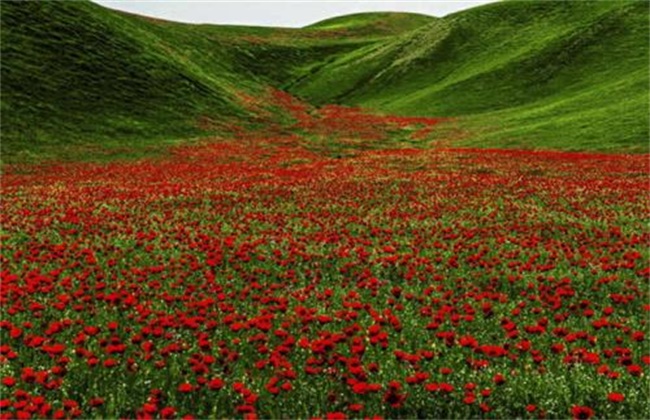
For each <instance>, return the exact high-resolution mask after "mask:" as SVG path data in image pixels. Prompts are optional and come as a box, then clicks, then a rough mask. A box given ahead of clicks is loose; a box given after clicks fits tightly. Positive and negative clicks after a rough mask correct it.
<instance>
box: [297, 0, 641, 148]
mask: <svg viewBox="0 0 650 420" xmlns="http://www.w3.org/2000/svg"><path fill="white" fill-rule="evenodd" d="M647 37H648V4H647V3H645V2H625V1H620V2H503V3H495V4H490V5H487V6H483V7H478V8H474V9H471V10H467V11H463V12H460V13H457V14H454V15H450V16H448V17H445V18H443V19H438V20H435V21H433V22H431V23H430V24H429V25H427V26H424V27H421V28H420V29H417V30H415V31H413V32H410V33H407V34H404V35H402V36H398V37H395V38H393V39H391V40H389V41H387V42H384V43H382V44H380V45H372V46H368V47H366V48H365V49H362V50H359V51H356V52H354V53H353V54H349V55H347V56H345V57H342V58H340V59H339V60H336V61H334V62H332V63H330V64H329V65H328V66H326V67H323V68H322V69H321V70H320V71H319V72H318V73H316V74H314V75H312V76H311V77H310V78H307V79H303V80H301V81H300V83H299V84H297V85H295V86H293V91H294V92H295V93H297V94H299V95H301V96H303V97H305V98H306V99H308V100H310V101H312V102H314V103H317V104H321V103H331V102H337V103H344V104H351V105H361V106H366V107H370V108H375V109H380V110H382V111H386V112H391V113H399V114H407V115H436V116H454V117H459V120H458V121H457V123H456V125H457V126H458V125H459V126H460V127H461V128H462V129H463V130H465V131H466V133H465V136H464V137H463V140H462V143H463V144H472V145H477V146H496V147H502V146H508V145H514V146H517V147H539V148H562V149H581V150H612V151H613V150H647V140H648V83H649V80H648V70H647V64H648V59H649V57H648V42H647Z"/></svg>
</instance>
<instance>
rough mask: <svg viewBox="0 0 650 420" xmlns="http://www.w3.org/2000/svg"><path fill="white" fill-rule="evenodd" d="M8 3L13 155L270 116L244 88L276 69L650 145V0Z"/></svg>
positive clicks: (469, 134)
mask: <svg viewBox="0 0 650 420" xmlns="http://www.w3.org/2000/svg"><path fill="white" fill-rule="evenodd" d="M0 11H1V17H2V26H1V27H2V97H1V99H2V101H1V106H2V149H1V150H2V159H3V160H5V161H24V160H28V159H30V158H31V157H35V158H43V157H46V158H47V157H56V158H65V157H68V156H71V157H73V158H76V157H87V156H94V155H96V154H97V153H98V152H100V154H101V152H102V150H98V149H109V150H112V152H111V153H115V150H119V148H123V149H124V150H125V151H127V152H128V153H132V152H133V151H135V153H136V154H138V153H141V152H142V151H143V150H144V149H147V148H151V149H159V147H158V146H159V145H160V144H161V143H163V144H164V143H169V142H174V141H177V140H180V139H189V138H193V137H196V136H204V135H207V134H210V133H215V132H217V133H218V132H221V131H222V130H225V129H224V126H225V125H227V124H230V123H233V124H239V125H242V124H243V125H245V124H247V123H251V122H252V121H255V115H254V113H253V114H252V113H251V110H249V109H246V107H245V106H244V104H243V103H242V102H241V100H240V98H241V97H242V95H241V94H248V95H249V96H250V95H253V96H256V97H262V95H261V92H263V91H264V90H265V89H266V88H267V87H268V86H269V85H271V86H275V87H280V88H283V89H287V90H290V91H291V92H293V93H295V94H297V95H299V96H302V97H304V98H307V99H308V100H310V101H312V102H313V103H316V104H319V103H321V104H322V103H330V102H338V103H344V104H353V105H363V106H367V107H371V108H374V109H377V110H380V111H385V112H393V113H400V114H411V115H434V116H459V117H460V118H459V119H458V122H457V123H455V124H454V125H449V126H448V127H447V129H445V128H444V127H443V128H442V129H441V130H438V131H437V132H438V133H439V135H440V136H441V137H447V136H449V135H453V136H455V137H456V138H459V131H458V129H459V128H460V129H461V133H460V142H461V143H462V144H468V145H473V146H517V147H541V148H560V149H583V150H612V151H621V150H637V151H638V150H647V149H646V148H647V144H646V142H647V138H648V103H647V96H648V72H647V63H648V45H647V33H648V6H647V4H646V3H644V2H503V3H497V4H491V5H487V6H483V7H479V8H475V9H470V10H467V11H463V12H460V13H457V14H455V15H450V16H448V17H445V18H433V17H430V16H423V15H417V14H404V13H368V14H357V15H350V16H344V17H338V18H333V19H328V20H326V21H322V22H318V23H316V24H313V25H310V26H308V27H306V28H303V29H286V28H285V29H282V28H256V27H243V26H215V25H187V24H180V23H173V22H166V21H161V20H156V19H150V18H145V17H139V16H135V15H129V14H126V13H121V12H116V11H111V10H108V9H105V8H103V7H100V6H98V5H95V4H92V3H89V2H56V3H53V2H23V3H17V2H6V1H3V2H2V4H1V8H0ZM613 98H614V100H612V99H613ZM277 118H282V115H278V116H277ZM202 120H207V121H210V124H208V125H205V124H203V125H202V124H200V123H199V121H202ZM224 133H227V130H226V131H224ZM73 153H74V155H75V156H72V155H71V154H73Z"/></svg>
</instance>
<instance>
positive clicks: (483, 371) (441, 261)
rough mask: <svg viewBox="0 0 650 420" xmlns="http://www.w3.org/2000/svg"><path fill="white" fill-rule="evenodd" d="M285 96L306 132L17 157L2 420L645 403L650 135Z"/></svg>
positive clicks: (0, 336)
mask: <svg viewBox="0 0 650 420" xmlns="http://www.w3.org/2000/svg"><path fill="white" fill-rule="evenodd" d="M272 95H274V96H275V98H276V100H277V105H278V106H280V107H284V108H285V110H286V113H287V115H288V116H290V117H291V118H289V119H290V122H289V123H288V124H289V126H288V127H272V126H269V128H268V130H267V131H265V132H261V133H260V132H258V133H253V132H245V131H242V132H241V133H240V134H239V135H238V138H237V139H234V140H228V141H226V140H223V141H217V142H214V143H208V144H203V145H197V146H193V147H188V146H185V147H179V148H175V149H173V150H172V151H171V152H170V153H171V154H170V156H169V158H167V159H160V160H146V159H144V160H140V161H130V162H114V163H105V164H90V163H72V164H65V165H63V164H48V165H42V166H27V165H25V166H6V167H5V169H4V170H5V172H6V173H5V174H3V182H2V187H1V188H2V196H3V210H2V212H1V213H0V224H1V225H2V230H1V231H0V239H1V248H0V266H1V271H0V276H1V281H2V287H0V303H1V308H0V319H1V321H0V343H1V344H0V372H2V377H1V378H0V382H1V383H0V388H1V389H0V395H1V396H2V397H1V398H2V399H0V417H1V418H30V417H40V418H74V417H127V418H143V419H144V418H179V417H183V416H188V418H189V417H191V416H195V417H197V418H229V417H245V418H255V417H256V416H259V417H264V418H277V417H292V418H293V417H296V418H308V417H311V416H313V415H317V416H321V417H324V418H346V417H355V418H360V417H368V418H371V417H373V416H383V417H388V418H395V417H431V418H447V417H457V416H458V415H463V416H467V417H481V416H483V417H485V416H488V417H506V418H518V417H530V416H535V417H537V416H541V417H544V416H551V417H557V416H560V417H561V416H569V415H571V416H573V417H575V418H589V417H593V416H598V417H630V418H646V417H650V412H649V411H648V410H649V409H648V407H647V401H648V399H649V397H650V396H649V395H648V389H650V386H649V385H650V384H649V382H648V381H649V376H648V365H649V363H650V357H648V354H647V334H646V333H647V328H648V325H647V315H648V311H650V305H648V287H647V285H648V283H647V282H648V279H649V278H650V267H649V264H648V259H649V258H648V257H649V256H650V255H649V254H648V249H649V248H648V246H649V244H650V231H649V229H648V226H647V224H646V223H645V219H646V218H647V214H648V209H650V195H649V194H648V185H647V176H646V175H647V173H648V165H647V156H629V155H616V156H614V155H597V154H578V153H558V152H530V151H502V150H473V149H453V148H446V147H430V148H421V149H413V148H403V147H402V145H403V144H404V143H403V142H404V141H406V140H407V139H410V140H413V139H414V138H415V139H419V140H418V142H421V143H420V144H426V138H428V137H427V136H428V134H427V133H428V132H429V131H427V132H422V131H421V130H424V129H427V130H430V129H432V128H434V126H435V124H436V123H438V120H435V119H422V118H405V117H390V116H380V115H372V114H368V113H365V112H363V111H362V110H359V109H350V108H343V107H338V106H330V107H325V108H324V109H321V110H315V109H311V108H309V107H307V106H306V105H305V104H303V103H301V102H300V101H298V100H296V99H295V98H292V97H290V96H289V95H286V94H284V93H281V92H274V93H272ZM423 133H424V134H423ZM340 157H346V158H345V159H340ZM621 387H624V388H621ZM616 389H625V395H623V394H620V393H617V392H610V391H612V390H616ZM459 413H462V414H459Z"/></svg>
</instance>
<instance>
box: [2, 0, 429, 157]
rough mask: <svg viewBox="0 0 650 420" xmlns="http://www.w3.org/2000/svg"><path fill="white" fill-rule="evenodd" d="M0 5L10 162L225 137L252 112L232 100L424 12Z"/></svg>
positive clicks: (406, 24) (404, 26) (407, 24)
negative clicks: (168, 17)
mask: <svg viewBox="0 0 650 420" xmlns="http://www.w3.org/2000/svg"><path fill="white" fill-rule="evenodd" d="M1 11H2V13H1V18H2V22H1V23H2V95H1V102H2V117H3V118H2V140H3V141H2V155H3V160H10V161H12V160H19V161H22V160H29V159H37V160H38V159H41V158H48V157H56V158H65V157H66V156H67V155H70V154H73V155H74V154H78V153H77V152H79V151H81V155H84V154H89V155H92V154H94V153H102V150H103V151H104V152H109V153H111V154H114V153H122V152H121V150H123V151H124V152H125V153H126V154H129V153H131V152H135V153H136V154H137V153H140V152H142V151H143V149H152V150H153V149H156V148H159V147H158V146H160V145H161V144H168V143H174V142H176V141H177V140H179V139H190V138H194V137H197V136H205V135H208V134H220V133H223V134H225V135H228V134H229V131H228V127H230V126H237V125H251V124H252V125H254V124H255V121H257V120H258V115H257V114H256V113H255V112H252V111H251V110H250V109H248V108H247V105H246V104H245V103H244V102H245V100H242V98H246V97H251V96H254V97H260V96H263V95H262V93H263V92H265V91H266V90H267V88H269V86H271V85H273V86H276V85H277V86H282V85H283V84H284V83H285V82H286V81H290V80H294V79H299V78H300V77H302V76H303V75H304V74H306V73H308V72H309V71H311V68H312V67H313V66H314V65H317V64H318V63H322V62H323V61H326V60H327V59H330V58H331V57H336V56H337V54H342V53H347V52H350V51H352V50H354V49H356V48H359V47H360V46H365V45H368V44H370V43H373V42H376V41H377V40H382V39H385V38H386V37H388V36H392V35H395V34H396V33H399V32H400V31H403V30H410V29H412V28H413V27H416V26H418V25H421V24H422V23H424V22H425V21H427V18H426V17H423V16H421V15H412V16H411V19H409V15H408V14H397V15H396V16H395V19H394V20H395V22H392V21H391V19H387V20H385V22H387V23H384V24H381V25H376V27H375V28H374V29H373V25H372V24H371V23H369V22H367V21H364V22H363V25H361V26H360V27H359V30H358V31H357V30H356V29H355V27H354V25H348V27H347V28H346V29H344V30H343V29H331V28H312V29H305V30H297V29H283V28H255V27H241V26H240V27H238V26H215V25H189V24H180V23H175V22H168V21H163V20H158V19H152V18H147V17H142V16H137V15H131V14H128V13H123V12H118V11H113V10H109V9H106V8H104V7H101V6H99V5H96V4H94V3H91V2H88V1H81V2H2V8H1ZM411 20H412V21H413V22H411ZM391 22H392V23H391ZM268 106H269V107H272V104H268ZM283 117H284V116H283V115H278V116H277V118H283ZM206 121H207V122H208V123H207V124H206V123H205V122H206Z"/></svg>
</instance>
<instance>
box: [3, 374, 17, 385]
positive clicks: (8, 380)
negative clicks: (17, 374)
mask: <svg viewBox="0 0 650 420" xmlns="http://www.w3.org/2000/svg"><path fill="white" fill-rule="evenodd" d="M2 384H3V385H6V386H8V387H12V386H14V385H16V379H14V378H13V377H11V376H7V377H5V378H2Z"/></svg>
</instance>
